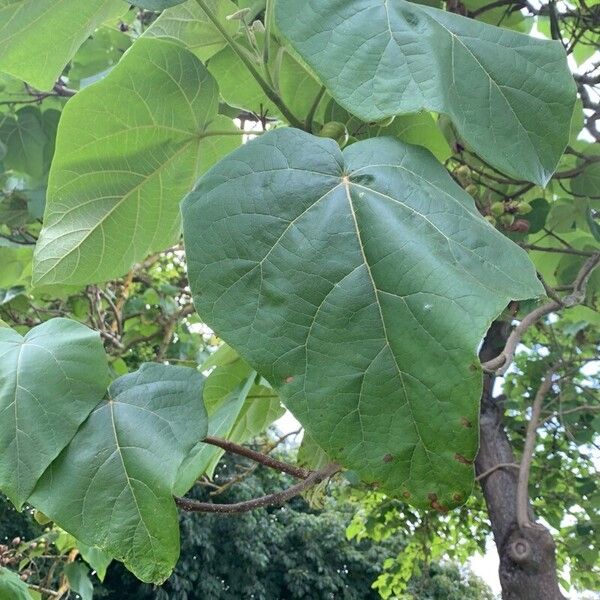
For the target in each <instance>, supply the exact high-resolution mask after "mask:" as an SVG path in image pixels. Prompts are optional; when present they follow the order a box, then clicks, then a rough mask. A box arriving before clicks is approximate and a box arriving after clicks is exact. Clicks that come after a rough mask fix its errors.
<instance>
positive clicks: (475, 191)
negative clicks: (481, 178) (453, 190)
mask: <svg viewBox="0 0 600 600" xmlns="http://www.w3.org/2000/svg"><path fill="white" fill-rule="evenodd" d="M465 192H467V194H469V195H470V196H473V197H476V196H478V195H479V186H477V185H475V184H474V183H471V184H469V185H468V186H467V187H466V188H465Z"/></svg>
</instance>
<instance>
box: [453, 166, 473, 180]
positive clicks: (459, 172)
mask: <svg viewBox="0 0 600 600" xmlns="http://www.w3.org/2000/svg"><path fill="white" fill-rule="evenodd" d="M454 174H455V175H456V176H457V177H458V178H463V179H468V178H469V177H471V169H469V167H467V165H462V166H460V167H458V169H456V170H455V171H454Z"/></svg>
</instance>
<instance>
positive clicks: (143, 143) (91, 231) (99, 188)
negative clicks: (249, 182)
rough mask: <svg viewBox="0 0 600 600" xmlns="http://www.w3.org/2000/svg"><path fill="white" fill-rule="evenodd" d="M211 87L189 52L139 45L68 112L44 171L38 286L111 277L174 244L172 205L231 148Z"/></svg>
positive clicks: (176, 222) (233, 135) (236, 139)
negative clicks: (45, 186)
mask: <svg viewBox="0 0 600 600" xmlns="http://www.w3.org/2000/svg"><path fill="white" fill-rule="evenodd" d="M217 108H218V90H217V86H216V84H215V82H214V80H213V78H212V77H211V76H210V74H209V73H208V72H207V71H206V69H205V68H204V66H203V65H202V63H201V62H200V61H199V60H198V58H197V57H196V56H194V55H193V54H192V53H191V52H190V51H189V50H186V49H185V48H183V47H181V46H180V45H178V44H175V43H172V42H168V41H165V40H154V39H140V40H138V41H137V42H136V43H135V44H134V45H133V46H132V48H131V49H130V50H129V51H128V52H127V53H126V55H125V56H124V57H123V59H122V60H121V62H119V64H118V65H117V66H116V67H115V68H114V69H113V71H112V72H111V73H110V74H109V75H108V76H107V77H106V78H105V79H103V80H102V81H100V82H98V83H97V84H95V85H93V86H90V87H88V88H86V89H84V90H83V91H81V92H79V93H78V94H77V96H75V97H74V98H73V99H72V100H71V101H70V102H69V103H68V104H67V106H66V107H65V110H64V114H63V117H62V119H61V122H60V126H59V132H58V140H57V146H56V155H55V158H54V162H53V164H52V170H51V172H50V180H49V184H48V199H47V204H46V213H45V216H44V228H43V229H42V232H41V234H40V238H39V241H38V244H37V248H36V255H35V261H34V262H35V264H34V281H35V283H37V284H54V283H68V284H89V283H90V282H95V281H103V280H106V279H110V278H113V277H118V276H120V275H122V274H123V273H125V272H126V271H128V270H129V268H130V267H131V265H132V264H133V263H135V262H136V261H139V260H142V259H143V258H145V257H146V256H147V255H148V254H149V253H150V252H154V251H159V250H163V249H164V248H166V247H168V246H169V245H171V244H173V243H174V242H176V241H177V240H178V239H179V234H180V217H179V202H180V201H181V199H182V198H183V197H184V196H185V194H186V193H187V192H188V191H189V190H190V189H191V187H192V185H193V183H194V182H195V180H196V178H197V176H198V174H199V173H201V172H202V171H204V170H206V169H207V168H208V167H209V166H210V165H212V164H213V163H214V162H216V161H217V160H218V158H220V156H221V155H222V154H226V153H227V152H229V151H230V150H231V149H233V148H234V147H235V146H237V145H238V144H239V143H240V141H241V137H240V136H239V135H237V130H236V128H235V126H234V125H233V123H232V121H231V120H230V119H227V118H225V117H222V116H217Z"/></svg>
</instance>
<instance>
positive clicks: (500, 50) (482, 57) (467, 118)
mask: <svg viewBox="0 0 600 600" xmlns="http://www.w3.org/2000/svg"><path fill="white" fill-rule="evenodd" d="M275 12H276V19H277V23H278V25H279V28H280V29H281V32H282V33H283V35H284V36H285V37H286V38H287V39H288V40H289V42H290V43H291V44H292V46H293V47H294V48H295V49H296V50H297V51H298V52H299V53H300V55H301V56H302V58H304V60H306V62H307V63H308V64H309V65H310V66H311V67H312V68H313V69H314V71H315V72H316V74H317V75H318V76H319V77H320V78H321V79H322V81H323V83H324V84H325V85H326V86H327V89H328V90H329V92H330V93H331V95H332V96H333V97H334V98H335V99H336V100H337V101H338V102H339V103H340V104H341V105H342V106H343V107H344V108H346V109H348V110H349V111H350V112H351V113H353V114H355V115H357V116H358V117H360V118H362V119H363V120H365V121H378V120H380V119H384V118H386V117H390V116H392V115H396V114H399V113H412V112H417V111H419V110H421V109H423V108H425V109H427V110H432V111H436V112H440V113H446V114H447V115H449V116H450V118H451V119H452V121H453V122H454V125H455V127H456V129H457V131H458V132H459V134H460V135H461V136H462V137H463V138H464V139H465V141H466V142H467V143H468V144H469V145H470V146H472V147H473V149H474V150H475V151H476V152H477V153H478V154H479V155H480V156H481V157H482V158H484V159H486V160H487V161H488V162H490V163H492V164H493V165H495V166H496V167H498V168H499V169H502V170H504V171H506V172H507V173H509V174H511V175H514V176H516V177H520V178H525V179H528V180H531V181H534V182H536V183H538V184H540V185H545V183H546V182H547V181H548V180H549V178H550V176H551V175H552V173H553V172H554V170H555V168H556V165H557V163H558V160H559V158H560V156H561V154H562V152H563V150H564V149H565V146H566V144H567V142H568V139H569V124H570V122H571V114H572V112H573V105H574V102H575V91H576V90H575V84H574V82H573V77H572V76H571V73H570V71H569V69H568V66H567V60H566V56H565V52H564V50H563V48H562V46H561V45H560V43H559V42H555V41H548V40H541V39H536V38H533V37H530V36H526V35H523V34H519V33H514V32H512V31H507V30H505V29H499V28H497V27H493V26H491V25H487V24H484V23H480V22H478V21H475V20H473V19H467V18H464V17H461V16H459V15H455V14H453V13H449V12H445V11H441V10H438V9H436V8H431V7H429V6H424V5H422V4H415V3H413V2H407V1H406V0H357V1H355V2H347V1H346V0H322V1H320V2H298V0H278V2H277V4H276V11H275Z"/></svg>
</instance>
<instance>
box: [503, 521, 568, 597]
mask: <svg viewBox="0 0 600 600" xmlns="http://www.w3.org/2000/svg"><path fill="white" fill-rule="evenodd" d="M500 574H501V579H502V582H503V592H504V594H503V599H504V600H517V599H519V600H542V599H543V600H564V598H565V597H564V596H563V595H562V594H561V593H560V591H559V588H558V581H557V578H556V559H555V546H554V540H553V539H552V536H551V535H550V532H549V531H548V530H547V529H546V528H545V527H543V526H542V525H540V524H539V523H532V524H531V525H529V526H527V527H523V528H521V529H519V528H518V526H517V525H516V524H515V527H514V528H513V530H512V531H511V533H510V534H509V535H508V536H507V539H506V541H505V543H504V544H503V546H502V549H501V553H500Z"/></svg>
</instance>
